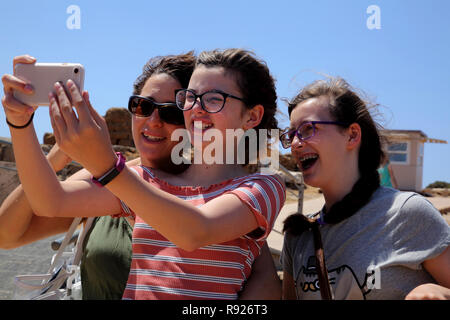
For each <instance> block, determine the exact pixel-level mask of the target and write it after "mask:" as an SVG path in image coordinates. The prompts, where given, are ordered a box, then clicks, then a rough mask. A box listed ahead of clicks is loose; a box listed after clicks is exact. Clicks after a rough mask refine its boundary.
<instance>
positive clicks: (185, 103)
mask: <svg viewBox="0 0 450 320" xmlns="http://www.w3.org/2000/svg"><path fill="white" fill-rule="evenodd" d="M227 98H233V99H237V100H240V101H242V102H244V103H245V100H244V99H243V98H239V97H236V96H233V95H232V94H229V93H225V92H222V91H219V90H211V91H206V92H204V93H202V94H196V93H195V92H194V91H192V90H190V89H179V90H175V101H176V103H177V106H178V108H180V109H181V110H183V111H187V110H190V109H192V108H193V107H194V105H195V103H196V102H197V99H200V106H201V107H202V109H203V110H205V111H206V112H209V113H217V112H219V111H220V110H222V109H223V107H224V105H225V102H226V100H227Z"/></svg>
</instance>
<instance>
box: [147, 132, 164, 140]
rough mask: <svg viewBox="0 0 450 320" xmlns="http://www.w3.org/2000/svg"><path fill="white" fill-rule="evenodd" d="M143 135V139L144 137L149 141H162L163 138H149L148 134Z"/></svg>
mask: <svg viewBox="0 0 450 320" xmlns="http://www.w3.org/2000/svg"><path fill="white" fill-rule="evenodd" d="M143 135H144V137H146V138H147V139H148V140H150V141H162V140H164V138H161V137H155V136H151V135H148V134H145V133H143Z"/></svg>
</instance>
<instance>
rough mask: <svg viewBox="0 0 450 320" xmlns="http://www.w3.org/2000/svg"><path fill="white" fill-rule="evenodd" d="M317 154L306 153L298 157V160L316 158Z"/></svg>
mask: <svg viewBox="0 0 450 320" xmlns="http://www.w3.org/2000/svg"><path fill="white" fill-rule="evenodd" d="M316 158H318V156H317V155H316V154H307V155H306V156H303V157H301V158H300V161H305V160H308V159H316Z"/></svg>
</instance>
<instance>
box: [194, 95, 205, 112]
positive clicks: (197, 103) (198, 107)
mask: <svg viewBox="0 0 450 320" xmlns="http://www.w3.org/2000/svg"><path fill="white" fill-rule="evenodd" d="M192 111H194V112H195V113H204V112H205V110H203V107H202V102H201V100H200V97H197V98H196V99H195V101H194V104H193V105H192Z"/></svg>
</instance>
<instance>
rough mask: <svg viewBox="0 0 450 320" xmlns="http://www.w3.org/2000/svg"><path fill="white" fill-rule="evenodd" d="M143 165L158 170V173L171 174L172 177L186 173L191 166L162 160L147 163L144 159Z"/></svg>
mask: <svg viewBox="0 0 450 320" xmlns="http://www.w3.org/2000/svg"><path fill="white" fill-rule="evenodd" d="M142 165H144V166H146V167H150V168H152V169H156V170H158V171H162V172H164V173H169V174H172V175H177V174H180V173H182V172H183V171H185V170H186V169H187V168H188V167H189V165H187V164H183V163H182V164H179V165H178V164H174V163H172V161H171V159H170V158H169V159H160V160H156V161H155V160H153V161H148V160H147V161H145V160H143V159H142Z"/></svg>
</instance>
